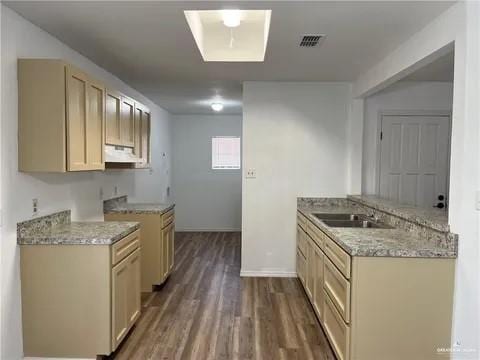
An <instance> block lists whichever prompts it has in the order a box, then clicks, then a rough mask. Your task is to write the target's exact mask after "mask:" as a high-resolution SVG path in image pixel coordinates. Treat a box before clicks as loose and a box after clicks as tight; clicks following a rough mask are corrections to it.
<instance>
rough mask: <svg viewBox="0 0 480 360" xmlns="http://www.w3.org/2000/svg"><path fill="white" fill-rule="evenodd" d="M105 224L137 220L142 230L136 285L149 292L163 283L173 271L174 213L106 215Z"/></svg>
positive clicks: (171, 210) (171, 211)
mask: <svg viewBox="0 0 480 360" xmlns="http://www.w3.org/2000/svg"><path fill="white" fill-rule="evenodd" d="M104 218H105V221H137V222H139V223H140V229H141V231H142V238H141V248H142V262H141V269H140V279H141V281H140V283H141V291H142V292H151V291H152V289H153V286H154V285H161V284H162V283H164V282H165V281H166V280H167V278H168V276H169V275H170V273H171V272H172V270H173V265H174V248H175V244H174V237H175V212H174V209H170V210H168V211H167V212H164V213H155V212H153V213H142V212H140V211H139V212H134V211H133V212H129V213H108V214H105V215H104Z"/></svg>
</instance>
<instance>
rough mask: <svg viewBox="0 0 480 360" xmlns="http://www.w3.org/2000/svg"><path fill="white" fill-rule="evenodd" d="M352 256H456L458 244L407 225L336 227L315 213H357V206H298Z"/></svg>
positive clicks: (358, 211) (360, 211)
mask: <svg viewBox="0 0 480 360" xmlns="http://www.w3.org/2000/svg"><path fill="white" fill-rule="evenodd" d="M297 209H298V210H299V211H300V212H301V213H302V214H304V215H305V216H306V217H307V218H308V219H309V220H310V221H312V222H313V223H314V224H315V225H316V226H317V227H319V228H320V229H321V230H323V231H324V232H325V233H326V234H327V235H329V236H330V238H332V240H333V241H335V242H336V243H337V244H338V245H339V246H340V247H341V248H342V249H343V250H345V251H346V252H347V253H348V254H350V255H351V256H365V257H375V256H380V257H421V258H456V257H457V250H456V247H442V246H438V245H435V244H434V243H432V242H429V241H426V240H425V239H422V238H421V237H419V236H417V235H416V234H415V233H412V232H408V231H406V230H403V229H395V228H393V229H378V228H366V229H364V228H333V227H328V226H327V225H325V224H324V223H323V222H322V221H320V220H319V219H317V218H316V217H315V216H313V214H314V213H353V214H360V213H363V210H362V209H361V208H359V207H357V206H354V205H353V204H352V206H346V205H345V204H342V205H339V206H336V205H323V206H322V205H317V206H304V207H302V206H299V207H298V208H297Z"/></svg>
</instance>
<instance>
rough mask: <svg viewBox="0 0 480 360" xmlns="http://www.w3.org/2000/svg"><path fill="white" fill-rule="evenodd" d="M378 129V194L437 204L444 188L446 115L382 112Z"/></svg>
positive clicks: (416, 203) (417, 203)
mask: <svg viewBox="0 0 480 360" xmlns="http://www.w3.org/2000/svg"><path fill="white" fill-rule="evenodd" d="M381 131H382V136H381V150H380V196H382V197H384V198H388V199H391V200H395V201H398V202H401V203H404V204H408V205H414V206H419V207H425V208H432V207H433V206H436V205H438V203H439V200H438V197H439V196H440V195H443V196H444V197H446V196H447V191H448V189H447V187H448V178H447V177H448V167H449V165H448V164H449V162H448V158H449V151H450V150H449V143H450V141H449V139H450V134H449V132H450V118H449V117H448V116H399V115H383V116H382V129H381ZM440 202H441V201H440Z"/></svg>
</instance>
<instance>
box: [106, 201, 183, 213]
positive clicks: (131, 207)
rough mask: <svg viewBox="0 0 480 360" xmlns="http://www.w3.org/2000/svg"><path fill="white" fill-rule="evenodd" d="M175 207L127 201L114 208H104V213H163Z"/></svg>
mask: <svg viewBox="0 0 480 360" xmlns="http://www.w3.org/2000/svg"><path fill="white" fill-rule="evenodd" d="M173 207H174V205H173V204H142V203H138V204H136V203H125V204H122V205H118V206H116V207H114V208H110V209H104V211H103V213H104V214H163V213H165V212H167V211H168V210H170V209H172V208H173Z"/></svg>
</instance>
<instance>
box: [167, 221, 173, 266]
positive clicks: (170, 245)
mask: <svg viewBox="0 0 480 360" xmlns="http://www.w3.org/2000/svg"><path fill="white" fill-rule="evenodd" d="M169 228H170V231H169V235H168V272H171V271H172V270H173V265H174V261H175V225H174V223H171V224H170V225H169Z"/></svg>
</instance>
